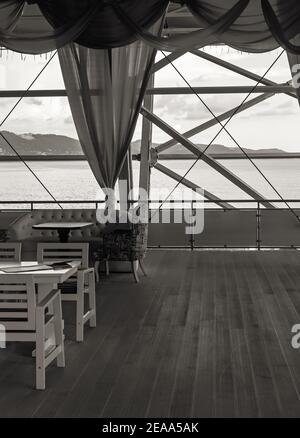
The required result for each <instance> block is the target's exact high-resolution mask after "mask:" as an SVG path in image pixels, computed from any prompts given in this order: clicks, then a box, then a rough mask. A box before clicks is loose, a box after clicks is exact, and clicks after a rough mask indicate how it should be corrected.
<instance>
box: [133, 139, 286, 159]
mask: <svg viewBox="0 0 300 438" xmlns="http://www.w3.org/2000/svg"><path fill="white" fill-rule="evenodd" d="M153 146H154V147H156V146H158V144H156V143H154V144H153ZM196 146H198V148H199V150H201V151H203V150H204V149H205V148H206V147H207V145H204V144H196ZM131 149H132V153H133V154H139V153H140V149H141V142H140V140H137V141H134V142H133V143H131ZM243 150H244V151H245V152H246V153H247V154H249V155H251V156H253V155H269V154H270V155H290V153H289V152H286V151H283V150H281V149H276V148H273V149H257V150H254V149H249V148H243ZM162 154H164V155H169V154H175V155H176V154H185V155H189V154H191V152H189V151H188V150H187V149H186V148H185V147H184V146H182V145H181V144H177V145H175V146H172V147H171V148H169V149H167V150H165V151H164V152H163V153H162ZM207 154H208V155H213V156H222V155H243V153H242V152H241V150H240V149H239V148H238V147H234V148H232V147H228V146H223V145H221V144H212V145H211V146H210V147H209V148H208V150H207ZM191 155H192V154H191Z"/></svg>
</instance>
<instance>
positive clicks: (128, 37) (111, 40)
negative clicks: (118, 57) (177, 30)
mask: <svg viewBox="0 0 300 438" xmlns="http://www.w3.org/2000/svg"><path fill="white" fill-rule="evenodd" d="M95 1H96V3H97V4H98V5H99V4H100V5H101V10H100V11H99V13H96V14H95V15H94V16H93V17H92V19H91V20H90V23H89V26H88V28H87V29H86V30H85V31H84V32H82V34H81V35H80V36H79V37H77V38H76V39H75V42H76V43H78V44H80V45H82V46H85V47H89V48H92V49H107V48H114V47H121V46H126V45H128V44H130V43H132V42H134V41H136V40H137V38H136V34H135V31H134V30H132V29H130V28H129V27H128V26H127V25H126V23H124V22H123V21H122V20H120V18H119V16H118V15H117V14H116V12H115V10H114V7H113V1H112V0H107V1H105V0H102V1H101V0H81V1H80V2H76V3H75V4H74V0H59V2H55V1H53V0H42V1H40V2H39V6H40V9H41V11H42V13H43V15H44V17H45V18H46V19H47V20H48V21H49V23H50V24H51V25H52V26H53V27H54V28H57V27H59V26H62V25H65V24H66V22H68V21H72V20H74V18H75V17H76V16H77V17H78V16H80V15H81V14H83V13H84V11H85V10H86V9H87V7H88V5H89V4H90V3H91V2H95ZM118 3H120V5H121V6H122V9H123V10H124V11H125V13H126V15H127V16H128V17H130V19H131V20H132V21H133V22H134V23H137V25H138V26H140V27H142V28H143V29H149V28H150V27H151V26H152V25H153V24H154V23H156V22H157V21H158V20H159V19H160V18H161V17H162V16H163V15H164V13H165V11H166V8H167V7H168V4H169V0H118Z"/></svg>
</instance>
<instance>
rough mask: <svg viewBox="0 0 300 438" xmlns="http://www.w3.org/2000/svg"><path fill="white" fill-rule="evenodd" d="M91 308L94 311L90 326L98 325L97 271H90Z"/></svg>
mask: <svg viewBox="0 0 300 438" xmlns="http://www.w3.org/2000/svg"><path fill="white" fill-rule="evenodd" d="M89 308H90V310H91V311H92V312H93V315H92V316H91V318H90V320H89V324H90V327H96V286H95V273H94V272H90V273H89Z"/></svg>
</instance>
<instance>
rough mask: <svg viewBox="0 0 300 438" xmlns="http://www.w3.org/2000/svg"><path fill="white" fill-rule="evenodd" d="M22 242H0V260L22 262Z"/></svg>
mask: <svg viewBox="0 0 300 438" xmlns="http://www.w3.org/2000/svg"><path fill="white" fill-rule="evenodd" d="M21 248H22V243H21V242H0V261H2V262H6V261H9V262H20V261H21Z"/></svg>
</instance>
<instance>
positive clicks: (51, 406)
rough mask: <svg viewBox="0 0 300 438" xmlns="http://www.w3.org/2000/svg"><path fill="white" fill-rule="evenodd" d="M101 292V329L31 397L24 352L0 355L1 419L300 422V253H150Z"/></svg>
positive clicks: (69, 310)
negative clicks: (298, 332) (142, 267)
mask: <svg viewBox="0 0 300 438" xmlns="http://www.w3.org/2000/svg"><path fill="white" fill-rule="evenodd" d="M146 266H147V271H148V277H147V278H145V277H142V276H141V281H140V283H139V284H135V283H134V282H133V278H132V275H130V274H112V275H111V276H110V277H108V278H104V279H102V280H101V284H100V285H99V286H98V287H97V310H98V318H97V319H98V324H97V328H95V329H87V330H86V333H85V341H84V342H83V343H76V342H74V340H73V339H74V337H73V336H74V320H73V317H74V308H73V307H72V306H67V307H66V308H65V309H64V312H66V314H65V316H66V318H65V321H66V333H67V340H66V362H67V367H66V368H65V369H64V370H62V369H57V368H56V367H51V368H50V369H49V370H48V371H47V389H46V391H35V390H34V388H33V383H34V360H33V359H32V358H31V354H30V353H31V349H32V345H31V344H28V345H25V346H24V345H20V344H19V345H17V344H16V345H15V344H12V345H10V346H9V348H7V350H1V351H0V417H1V418H3V417H18V416H21V417H55V416H56V417H67V416H68V417H110V418H114V417H123V418H129V417H136V418H137V417H152V416H153V417H162V416H165V417H170V418H175V417H299V416H300V354H299V353H300V352H299V350H295V349H293V348H292V346H291V337H292V334H291V327H292V326H293V325H294V324H299V323H300V253H299V252H298V251H261V252H257V251H179V250H176V251H175V250H170V251H167V250H164V251H162V250H154V251H149V254H148V257H147V262H146Z"/></svg>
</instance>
